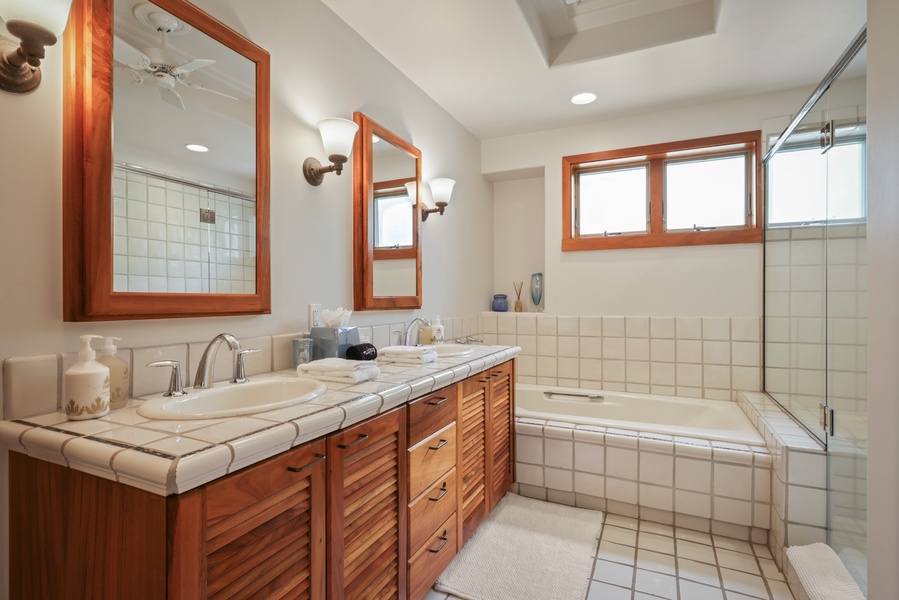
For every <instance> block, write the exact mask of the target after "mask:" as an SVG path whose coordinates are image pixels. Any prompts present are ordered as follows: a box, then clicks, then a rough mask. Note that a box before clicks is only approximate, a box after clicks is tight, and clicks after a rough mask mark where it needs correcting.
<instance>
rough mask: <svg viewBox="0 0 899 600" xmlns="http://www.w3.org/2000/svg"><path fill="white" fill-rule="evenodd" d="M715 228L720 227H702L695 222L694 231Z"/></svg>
mask: <svg viewBox="0 0 899 600" xmlns="http://www.w3.org/2000/svg"><path fill="white" fill-rule="evenodd" d="M714 229H718V228H717V227H700V226H699V225H697V224H696V223H693V231H712V230H714Z"/></svg>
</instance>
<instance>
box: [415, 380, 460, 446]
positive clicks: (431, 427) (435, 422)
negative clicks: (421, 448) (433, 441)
mask: <svg viewBox="0 0 899 600" xmlns="http://www.w3.org/2000/svg"><path fill="white" fill-rule="evenodd" d="M456 388H457V386H455V385H453V386H450V387H447V388H444V389H442V390H439V391H437V392H434V393H433V394H431V395H429V396H425V397H424V398H419V399H418V400H416V401H415V402H412V403H411V404H409V445H410V446H414V445H415V444H417V443H418V442H420V441H421V440H423V439H425V438H426V437H428V436H430V435H431V434H432V433H434V432H435V431H437V430H438V429H442V428H444V427H446V426H447V425H449V424H450V423H452V422H453V421H455V420H456V398H457V396H458V390H457V389H456Z"/></svg>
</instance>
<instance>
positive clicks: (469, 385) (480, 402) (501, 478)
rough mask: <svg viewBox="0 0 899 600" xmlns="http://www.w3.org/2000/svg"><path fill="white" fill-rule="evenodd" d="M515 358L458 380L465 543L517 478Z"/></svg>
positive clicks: (461, 490)
mask: <svg viewBox="0 0 899 600" xmlns="http://www.w3.org/2000/svg"><path fill="white" fill-rule="evenodd" d="M514 369H515V367H514V362H513V361H507V362H505V363H502V364H500V365H497V366H496V367H494V368H492V369H489V370H487V371H484V372H482V373H480V374H478V375H474V376H472V377H469V378H468V379H466V380H465V381H463V382H462V383H461V386H462V390H461V395H460V398H459V406H458V416H457V420H458V423H459V432H460V438H461V439H460V442H459V457H458V461H459V471H460V473H459V479H460V483H459V488H460V490H459V496H460V497H459V507H460V510H459V512H460V523H459V537H460V540H461V543H463V544H464V543H465V542H466V541H467V540H468V538H469V537H471V534H473V533H474V531H475V529H477V528H478V525H480V524H481V522H482V521H483V520H484V519H485V518H486V517H487V514H488V513H489V512H490V510H491V509H493V507H494V506H496V503H497V502H499V499H500V498H502V496H503V494H505V493H506V490H508V489H509V487H510V486H511V485H512V483H513V482H514V480H515V477H514V473H515V471H514V467H515V461H514V457H515V435H514V431H515V428H514V418H515V402H514V391H513V385H514V381H515V372H514Z"/></svg>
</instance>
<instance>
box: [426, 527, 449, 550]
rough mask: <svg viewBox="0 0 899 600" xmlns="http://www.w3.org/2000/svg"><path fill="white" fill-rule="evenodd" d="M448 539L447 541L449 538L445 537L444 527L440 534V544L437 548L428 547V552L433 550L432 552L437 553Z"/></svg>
mask: <svg viewBox="0 0 899 600" xmlns="http://www.w3.org/2000/svg"><path fill="white" fill-rule="evenodd" d="M448 541H449V538H448V537H446V529H444V530H443V535H441V536H440V545H439V546H437V548H428V552H433V553H434V554H437V553H438V552H440V551H441V550H443V547H444V546H446V543H447V542H448Z"/></svg>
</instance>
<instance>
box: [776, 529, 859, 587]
mask: <svg viewBox="0 0 899 600" xmlns="http://www.w3.org/2000/svg"><path fill="white" fill-rule="evenodd" d="M787 558H788V559H789V561H790V564H791V565H792V566H793V570H794V571H796V576H797V577H798V578H799V583H800V584H802V589H803V590H804V591H805V594H806V595H807V596H808V598H809V600H864V598H865V596H864V594H862V591H861V589H860V588H859V587H858V584H857V583H856V582H855V580H854V579H853V578H852V575H850V574H849V571H848V570H847V569H846V567H845V566H844V565H843V563H842V561H840V558H839V557H838V556H837V555H836V553H835V552H834V551H833V550H832V549H831V547H830V546H828V545H827V544H822V543H820V542H818V543H814V544H809V545H807V546H790V547H789V548H787Z"/></svg>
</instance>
